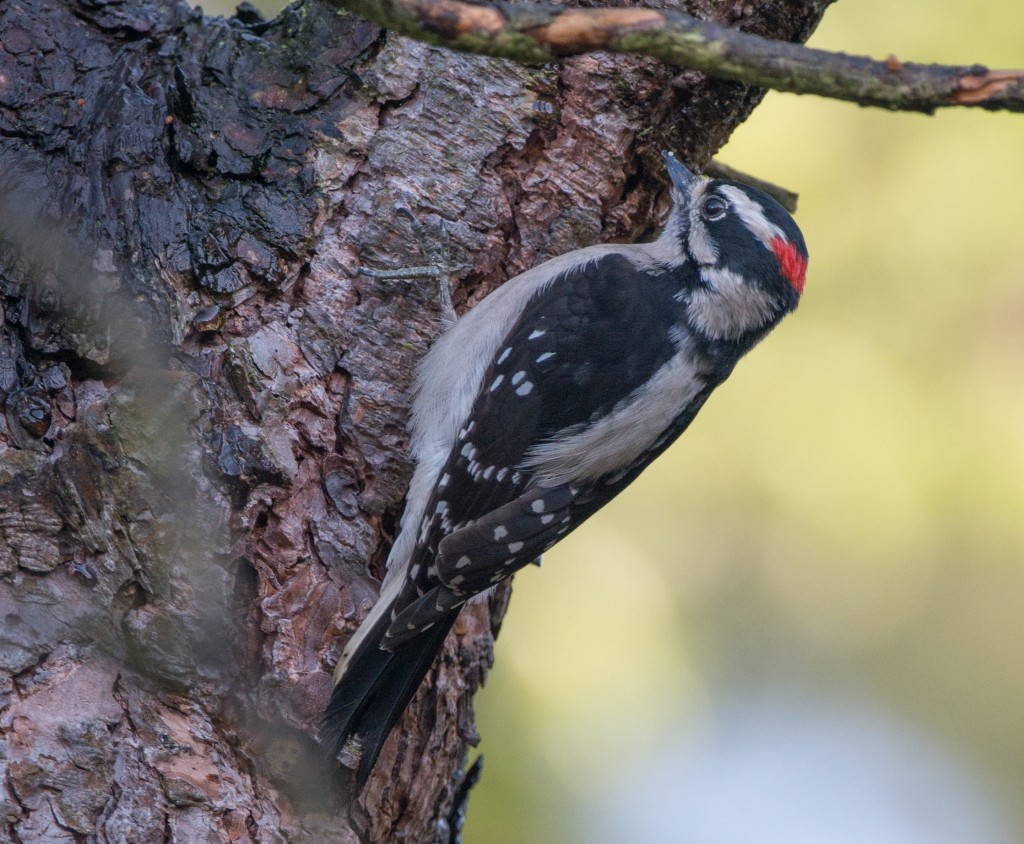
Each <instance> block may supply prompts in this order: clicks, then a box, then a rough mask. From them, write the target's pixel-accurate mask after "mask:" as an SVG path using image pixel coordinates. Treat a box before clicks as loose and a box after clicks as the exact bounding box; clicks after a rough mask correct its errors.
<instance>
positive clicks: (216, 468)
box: [0, 0, 827, 844]
mask: <svg viewBox="0 0 1024 844" xmlns="http://www.w3.org/2000/svg"><path fill="white" fill-rule="evenodd" d="M826 5H827V2H823V0H781V1H780V0H771V2H768V0H764V2H747V3H738V2H717V3H712V2H706V1H705V2H701V1H700V0H695V2H690V3H686V4H685V9H686V10H687V11H689V12H691V13H694V14H697V15H699V16H701V17H703V18H706V19H714V20H717V21H719V22H722V23H726V24H729V25H736V26H741V27H742V28H744V29H747V30H749V31H753V32H758V33H761V34H765V35H769V36H773V37H776V38H785V39H790V40H805V39H806V38H807V36H808V35H809V34H810V32H811V31H812V30H813V28H814V26H815V25H816V23H817V21H818V19H819V18H820V15H821V14H822V12H823V10H824V7H825V6H826ZM760 97H761V91H760V90H757V89H752V88H748V87H746V86H744V85H741V84H738V83H733V82H716V81H713V80H709V79H708V78H706V77H705V76H703V75H702V74H700V73H697V72H692V71H684V72H679V71H678V70H674V69H670V68H668V67H667V66H665V65H662V64H661V63H659V62H658V61H655V60H652V59H645V58H634V57H624V56H618V57H611V56H607V55H599V54H597V55H590V56H583V57H578V58H575V59H571V60H567V61H565V62H563V63H561V64H559V65H557V66H555V65H552V66H545V67H540V68H527V67H521V66H518V65H515V64H512V63H510V62H507V61H501V60H493V59H485V58H481V57H473V56H465V55H459V54H455V53H450V52H446V51H442V50H438V49H434V48H430V47H427V46H424V45H422V44H419V43H416V42H412V41H408V40H406V39H402V38H398V37H395V36H391V35H388V34H387V33H385V32H384V31H382V30H381V29H380V28H378V27H377V26H375V25H372V24H369V23H366V22H364V21H361V20H359V19H358V18H354V17H351V16H350V15H348V14H346V13H339V12H338V11H336V10H335V9H334V8H332V7H330V6H328V5H326V4H319V3H316V2H305V3H300V4H297V5H295V6H292V7H290V8H289V9H288V10H287V11H286V12H285V13H283V14H282V15H281V16H280V17H279V18H278V19H276V20H275V21H272V22H269V23H267V22H263V21H260V20H259V19H258V16H257V15H255V14H254V13H253V12H252V11H251V10H250V9H246V8H243V9H241V10H240V12H239V17H237V18H234V19H232V20H230V21H224V20H220V19H211V18H206V17H203V16H202V15H201V14H199V13H196V12H193V11H192V10H190V9H189V8H188V7H187V6H186V5H185V4H183V3H175V2H169V0H168V2H164V0H137V2H132V1H131V0H123V1H122V0H6V2H4V3H3V4H2V5H0V314H2V319H0V324H2V336H0V401H2V405H3V411H4V412H3V414H2V415H0V611H2V614H3V619H4V620H3V625H2V628H0V841H17V842H22V843H23V844H27V842H65V841H66V842H81V841H99V842H146V844H149V842H155V841H187V842H227V841H232V842H239V841H258V842H277V841H297V842H302V841H308V842H326V841H338V842H344V841H355V840H357V839H358V838H362V839H363V840H370V841H389V842H433V841H449V840H453V838H454V836H455V835H456V834H457V829H455V827H457V823H456V822H455V821H454V820H453V819H454V818H456V817H457V814H458V813H457V812H456V811H455V810H456V809H458V808H459V807H457V806H455V805H454V803H455V802H456V795H457V794H458V792H459V783H460V778H461V776H462V775H461V770H462V767H463V765H464V763H465V759H466V751H467V745H468V744H472V743H474V741H475V739H476V731H475V727H474V720H473V711H472V695H473V693H474V692H475V691H476V689H477V688H478V687H479V686H480V684H481V683H482V682H483V679H484V676H485V673H486V670H487V668H488V667H489V665H490V661H491V646H492V643H493V638H492V637H493V636H494V635H495V633H496V631H497V626H498V624H499V623H500V620H501V616H502V614H503V612H504V609H505V606H506V603H507V600H508V590H507V589H505V590H499V591H498V592H497V593H496V594H495V595H494V596H493V597H492V598H491V600H490V604H489V605H482V606H475V607H472V608H470V609H467V610H466V611H465V612H464V613H463V614H462V617H461V618H460V621H459V623H458V625H457V626H456V630H455V632H454V634H453V635H452V636H450V637H449V640H448V642H447V644H446V647H445V651H444V655H443V657H442V658H441V660H440V661H439V664H438V666H436V667H435V669H434V671H433V672H432V673H431V675H430V678H429V680H428V681H427V682H426V683H425V685H424V687H423V688H422V689H421V690H420V693H419V694H418V696H417V698H416V701H415V702H414V705H413V706H412V707H411V708H410V711H409V712H408V713H406V717H405V719H404V720H403V722H402V725H401V727H400V729H399V730H397V731H396V734H395V735H393V736H392V738H391V740H390V741H389V742H388V745H387V746H386V748H385V751H384V753H383V754H382V757H381V760H380V762H379V764H378V767H377V770H376V772H375V774H374V776H373V778H372V779H371V781H370V784H369V786H368V787H367V788H366V790H365V791H364V793H363V795H362V796H361V797H359V798H358V799H353V800H349V799H347V798H346V797H345V794H344V788H343V787H342V786H339V784H338V783H337V782H330V781H329V779H330V778H329V777H328V776H327V775H326V774H325V773H324V769H323V768H322V767H321V765H320V763H319V762H318V761H317V755H316V745H315V742H314V740H313V736H314V735H315V732H316V727H317V724H318V721H319V717H320V714H321V711H322V708H323V706H324V705H325V703H326V700H327V698H328V695H329V689H330V672H331V669H332V667H333V663H334V661H335V660H336V658H337V657H338V655H339V653H340V651H341V647H342V645H343V643H344V641H345V640H346V638H347V637H348V636H349V635H350V634H351V633H352V632H353V630H354V629H355V627H356V625H357V623H358V621H359V619H360V618H361V617H362V616H363V615H365V613H366V612H367V611H368V610H369V608H370V606H371V605H372V603H373V601H374V599H375V597H376V594H377V590H378V583H379V579H380V577H381V576H382V574H383V563H384V560H385V557H386V553H387V549H388V547H389V543H390V540H391V538H392V537H393V536H394V533H395V530H396V526H397V523H398V519H399V516H400V513H401V508H402V498H403V494H404V490H405V485H406V483H407V481H408V479H409V477H410V474H411V466H410V463H409V460H408V457H407V456H406V454H405V444H406V437H405V419H406V409H407V392H408V387H409V384H410V379H411V375H412V372H413V369H414V366H415V364H416V362H417V360H418V359H419V357H420V356H421V354H422V353H423V351H424V350H425V348H426V347H427V345H428V343H429V341H430V339H431V338H432V337H433V336H434V335H435V334H436V332H437V330H438V327H437V309H436V303H435V301H434V299H433V297H432V295H431V293H430V291H429V290H427V289H424V288H421V287H418V286H416V285H414V284H410V285H406V284H388V283H385V282H382V281H379V280H374V279H370V278H367V277H363V276H360V275H358V273H357V269H358V267H359V266H360V265H362V264H364V263H365V264H368V265H371V266H374V267H397V266H401V265H403V264H409V263H416V262H418V261H419V260H420V257H421V256H420V254H419V249H418V245H417V243H416V242H415V239H414V238H413V237H412V235H411V232H410V230H409V227H408V224H407V223H406V222H405V221H404V220H402V219H401V218H400V217H398V216H396V215H395V213H394V208H395V205H396V203H400V202H404V203H406V204H408V205H409V206H410V207H411V208H412V210H413V211H414V212H415V213H417V215H419V216H420V217H421V219H423V220H424V221H425V222H426V223H427V224H428V225H430V224H435V225H436V224H437V222H438V220H439V219H441V218H443V219H445V220H447V221H448V229H449V232H450V235H451V243H452V249H453V258H454V264H455V266H456V273H455V275H456V279H457V282H458V286H457V289H456V292H455V302H456V306H457V307H458V308H460V309H462V308H466V307H470V306H471V305H472V303H474V302H475V301H478V300H479V299H480V298H481V297H482V296H483V295H485V294H486V293H487V292H489V291H490V290H492V289H493V288H494V287H496V286H497V285H498V284H500V283H501V282H502V281H503V280H504V279H506V278H508V277H509V276H511V275H513V274H515V273H517V272H519V271H521V270H523V269H526V268H527V267H529V266H531V265H533V264H536V263H537V262H539V261H541V260H543V259H545V258H548V257H551V256H553V255H556V254H559V253H562V252H565V251H568V250H570V249H573V248H577V247H580V246H583V245H586V244H588V243H592V242H595V241H598V240H624V239H637V238H639V237H641V236H642V235H644V234H645V233H646V232H648V231H649V230H650V229H651V228H652V226H653V225H655V224H656V222H657V217H658V211H659V204H660V202H661V201H662V195H663V190H662V188H663V184H662V182H661V179H662V176H661V166H660V163H659V161H660V159H659V155H658V153H659V151H660V150H661V149H662V148H672V149H675V150H676V151H677V152H679V153H680V154H681V155H682V156H683V157H684V158H685V159H686V160H688V161H689V162H690V163H692V164H696V165H697V166H701V165H704V164H706V163H707V162H708V160H709V158H710V155H711V154H712V153H713V152H714V151H715V150H716V149H717V148H718V147H719V146H720V145H721V144H722V143H723V142H724V141H725V140H726V139H727V138H728V136H729V134H730V132H731V131H732V130H733V129H734V128H735V126H737V125H738V124H739V123H740V122H741V121H742V120H743V119H745V117H746V116H747V115H748V114H749V112H750V110H751V109H752V108H753V107H754V105H756V103H757V102H758V101H759V99H760Z"/></svg>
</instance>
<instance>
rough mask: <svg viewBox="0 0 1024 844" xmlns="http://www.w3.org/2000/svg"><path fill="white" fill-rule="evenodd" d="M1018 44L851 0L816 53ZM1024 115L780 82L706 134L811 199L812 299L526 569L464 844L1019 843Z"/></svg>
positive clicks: (956, 54)
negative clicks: (740, 121) (868, 100)
mask: <svg viewBox="0 0 1024 844" xmlns="http://www.w3.org/2000/svg"><path fill="white" fill-rule="evenodd" d="M206 6H207V8H208V9H209V10H214V11H217V9H215V8H214V7H213V6H211V5H210V4H206ZM939 7H941V10H942V11H941V14H939V13H938V8H939ZM1022 39H1024V19H1022V17H1021V14H1020V6H1019V4H1018V3H1016V2H1013V1H1012V0H985V2H984V3H981V4H977V3H972V2H967V0H963V2H950V0H947V2H943V3H941V4H937V3H935V2H934V0H931V2H928V0H902V2H901V3H899V4H895V3H891V2H885V0H861V2H854V0H847V2H845V3H840V4H838V5H836V6H835V7H833V8H832V9H830V10H829V12H828V13H827V14H826V16H825V20H824V23H823V24H822V26H821V27H820V29H819V30H818V32H817V33H816V34H815V35H814V37H813V39H812V40H811V42H810V43H811V44H812V45H813V46H817V47H821V48H825V49H833V50H843V51H846V52H852V53H864V54H871V55H874V56H876V57H884V56H886V55H888V54H889V53H895V54H896V55H897V56H899V58H901V59H903V60H915V61H937V62H945V63H964V64H970V63H973V62H978V61H984V62H985V63H987V64H989V65H991V66H995V67H1005V66H1009V67H1013V66H1019V65H1020V64H1021V63H1022V61H1021V50H1020V45H1021V43H1022ZM1022 121H1024V117H1021V116H1013V115H1003V114H988V113H985V112H981V111H967V110H960V111H947V112H944V113H940V114H939V115H937V116H935V117H930V118H929V117H924V116H919V115H900V114H890V113H887V112H883V111H878V110H866V109H859V108H857V107H856V106H853V105H849V104H844V103H835V102H830V101H827V100H823V99H817V98H812V97H796V96H791V95H785V94H777V93H771V94H769V95H768V97H767V99H766V100H765V102H764V104H763V105H762V106H761V107H759V108H758V109H757V110H756V111H755V112H754V115H753V117H752V118H751V119H750V120H749V121H748V122H747V124H745V125H744V126H742V127H741V128H740V129H739V131H738V132H737V133H736V135H735V137H734V139H733V141H732V142H731V143H730V144H729V145H728V147H726V148H725V149H724V150H723V151H722V153H721V155H720V156H719V157H720V159H721V160H722V161H724V162H725V163H728V164H730V165H732V166H734V167H737V168H739V169H742V170H746V171H747V172H750V173H754V174H757V175H758V176H761V177H762V178H766V179H769V180H771V181H775V182H777V183H779V184H781V185H784V186H786V187H788V188H791V189H794V190H797V191H799V193H800V210H799V213H798V214H797V219H798V222H799V223H800V225H801V227H802V228H803V231H804V233H805V235H806V238H807V242H808V245H809V248H810V252H811V263H810V272H809V276H808V284H807V292H806V294H805V296H804V301H803V303H802V305H801V307H800V309H799V310H798V312H797V313H796V314H795V315H794V316H793V317H791V318H790V319H788V320H787V321H786V322H785V323H784V324H783V325H782V327H781V328H779V329H778V330H777V331H776V332H775V334H773V335H772V337H771V338H769V340H768V341H767V342H766V343H765V344H764V345H763V346H762V347H760V348H758V349H757V350H756V351H755V352H754V353H753V354H752V355H751V356H750V357H749V358H748V359H747V360H745V361H744V362H743V363H742V364H741V365H740V366H739V367H738V369H737V371H736V373H735V374H734V375H733V376H732V378H731V379H730V380H729V382H728V383H727V384H726V385H725V386H724V387H722V388H721V389H720V391H719V392H718V393H717V394H716V395H715V396H714V398H713V399H712V400H711V401H710V402H709V404H708V406H707V407H706V408H705V409H704V410H703V412H702V413H701V416H700V417H699V418H698V420H697V421H696V422H695V424H694V425H693V427H692V428H691V429H690V431H689V432H688V433H687V434H686V435H685V437H683V439H682V440H681V441H680V443H678V444H677V445H676V446H675V447H674V448H672V449H671V450H670V451H669V453H668V454H667V455H666V456H665V457H663V458H662V459H661V460H660V461H658V463H657V464H656V465H655V466H653V467H652V468H651V469H650V470H648V472H647V473H646V474H645V476H644V477H643V478H642V479H641V480H640V481H638V482H637V483H636V484H635V485H634V486H633V487H632V488H631V489H630V491H629V492H628V493H627V494H625V495H623V496H621V497H620V498H619V500H617V501H616V502H615V503H614V504H612V505H611V506H609V507H608V508H606V509H605V510H604V511H602V513H601V514H600V515H599V516H598V517H596V518H595V519H594V520H593V521H592V522H591V523H590V524H588V525H587V526H586V528H584V529H583V530H581V531H579V532H577V533H576V534H574V535H573V536H571V537H570V538H569V539H568V540H566V541H565V542H564V543H563V544H562V545H560V546H559V547H558V548H557V549H556V550H555V551H553V552H551V553H550V554H548V555H546V557H545V561H544V566H543V569H542V570H540V571H537V570H530V571H527V572H525V573H523V574H521V575H520V576H519V577H517V579H516V588H515V595H514V598H513V601H512V607H511V611H510V613H509V615H508V617H507V620H506V622H505V625H504V628H503V630H502V633H501V636H500V638H499V640H498V644H497V662H496V666H495V668H494V670H493V671H492V672H491V675H490V678H489V681H488V685H487V687H486V689H485V690H484V691H483V692H482V693H481V694H480V695H479V697H478V703H479V728H480V732H481V735H482V736H483V741H482V743H481V745H480V748H479V749H480V751H482V752H483V753H484V754H485V757H486V764H485V766H484V776H483V779H482V782H481V784H480V785H479V786H478V787H477V788H476V789H475V790H474V792H473V795H472V798H471V801H470V811H469V820H468V824H467V828H466V833H465V841H466V842H467V844H490V843H491V842H494V843H495V844H527V842H529V844H556V842H557V843H561V842H588V844H590V842H595V844H603V842H668V844H675V842H680V843H682V842H685V844H748V842H770V843H771V844H774V842H779V844H795V843H796V842H808V844H833V842H860V843H861V844H863V842H871V844H879V843H880V842H893V844H897V842H898V844H911V843H912V842H929V844H935V842H977V843H978V844H988V843H989V842H999V844H1001V843H1002V842H1014V841H1021V840H1024V800H1022V799H1021V797H1022V795H1024V665H1022V656H1021V655H1022V653H1024V514H1022V509H1024V507H1022V505H1024V472H1022V467H1024V237H1022V225H1021V223H1022V220H1024V191H1022V189H1021V188H1022V185H1024V154H1022V146H1024V145H1022V138H1024V135H1022V133H1024V122H1022Z"/></svg>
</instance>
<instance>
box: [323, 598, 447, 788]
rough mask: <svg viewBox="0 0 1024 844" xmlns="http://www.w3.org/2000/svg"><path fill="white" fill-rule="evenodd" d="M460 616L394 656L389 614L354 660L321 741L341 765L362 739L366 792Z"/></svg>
mask: <svg viewBox="0 0 1024 844" xmlns="http://www.w3.org/2000/svg"><path fill="white" fill-rule="evenodd" d="M457 616H458V611H457V610H456V611H454V612H452V613H450V614H449V615H447V616H445V617H444V618H443V619H441V620H440V621H438V622H437V624H435V625H434V626H433V627H431V628H430V629H429V630H425V631H423V632H422V633H421V634H420V635H419V636H417V637H416V638H415V639H412V640H410V641H408V642H406V643H405V644H403V645H401V646H399V647H397V648H396V649H395V650H394V651H386V650H383V649H382V648H381V647H380V644H381V642H382V641H383V639H384V631H385V630H387V628H388V625H389V624H390V614H385V616H384V617H383V618H382V619H381V620H380V621H379V622H378V623H377V625H376V626H375V627H374V629H373V630H371V631H370V632H369V633H368V634H367V636H366V638H365V639H363V641H362V642H361V643H360V645H359V647H358V649H357V650H356V652H355V653H354V654H353V655H352V658H351V660H350V661H349V664H348V666H347V668H346V670H345V673H344V674H343V675H342V677H341V679H340V680H339V681H338V684H337V685H336V686H335V687H334V691H333V692H332V693H331V702H330V703H329V704H328V706H327V711H326V712H325V714H324V720H323V723H322V724H321V727H320V740H321V743H322V745H323V747H324V750H325V751H326V752H327V753H328V754H329V755H330V757H331V758H332V759H335V758H336V757H337V755H338V753H340V752H341V749H342V748H343V747H344V745H345V742H346V741H347V740H348V739H349V738H350V737H353V736H356V737H358V738H360V739H361V742H362V752H361V755H360V759H359V769H358V771H357V773H356V781H357V783H358V785H359V787H360V788H362V787H363V785H364V784H365V782H366V780H367V779H368V778H369V776H370V772H371V771H372V770H373V765H374V763H375V762H376V761H377V757H378V756H379V755H380V751H381V748H382V747H383V746H384V742H385V741H386V740H387V737H388V734H389V733H390V732H391V728H392V727H394V725H395V722H396V721H398V719H399V718H400V717H401V715H402V712H404V711H405V708H406V707H407V706H408V705H409V702H410V701H411V700H412V698H413V696H414V695H415V694H416V690H417V689H418V688H419V686H420V683H421V682H422V680H423V678H424V677H425V676H426V673H427V671H429V670H430V666H431V665H432V664H433V662H434V657H435V656H437V653H438V651H440V649H441V646H442V645H443V644H444V640H445V637H446V636H447V635H448V631H449V630H451V627H452V625H453V624H454V623H455V619H456V617H457Z"/></svg>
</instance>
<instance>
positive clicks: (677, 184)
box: [661, 151, 700, 199]
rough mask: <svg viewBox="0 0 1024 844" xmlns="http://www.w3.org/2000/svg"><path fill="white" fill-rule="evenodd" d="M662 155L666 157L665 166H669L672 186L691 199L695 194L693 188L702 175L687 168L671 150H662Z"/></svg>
mask: <svg viewBox="0 0 1024 844" xmlns="http://www.w3.org/2000/svg"><path fill="white" fill-rule="evenodd" d="M661 157H662V158H664V159H665V166H666V167H667V168H668V177H669V178H670V179H671V180H672V187H674V188H675V189H676V190H678V191H679V192H680V193H682V195H683V196H684V197H686V198H687V199H689V198H690V196H691V195H692V194H693V189H694V188H695V187H696V186H697V184H698V183H699V182H700V177H699V176H695V175H694V174H693V173H691V172H690V171H689V170H687V169H686V167H684V166H683V165H682V164H681V163H680V162H679V159H678V158H676V157H675V155H673V154H672V153H671V152H668V151H665V152H662V154H661Z"/></svg>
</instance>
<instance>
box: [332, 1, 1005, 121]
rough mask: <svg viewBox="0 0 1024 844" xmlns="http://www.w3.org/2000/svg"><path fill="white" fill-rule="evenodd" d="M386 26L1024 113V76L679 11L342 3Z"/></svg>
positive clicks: (548, 52) (917, 106) (865, 95)
mask: <svg viewBox="0 0 1024 844" xmlns="http://www.w3.org/2000/svg"><path fill="white" fill-rule="evenodd" d="M332 2H334V3H335V4H336V5H338V6H341V7H344V8H346V9H349V10H351V11H353V12H355V13H356V14H359V15H361V16H362V17H364V18H367V19H369V20H372V21H375V22H377V23H379V24H381V25H382V26H385V27H387V28H388V29H392V30H394V31H395V32H399V33H401V34H402V35H407V36H409V37H411V38H416V39H418V40H421V41H427V42H429V43H431V44H436V45H439V46H444V47H450V48H452V49H455V50H460V51H463V52H472V53H482V54H484V55H488V56H496V57H501V58H508V59H514V60H516V61H519V62H523V63H527V64H530V63H545V62H550V61H553V60H554V59H556V58H558V57H559V56H567V55H574V54H578V53H586V52H590V51H592V50H608V51H611V52H615V53H633V54H638V55H644V56H653V57H655V58H659V59H662V60H663V61H666V62H668V63H670V64H674V65H679V66H680V67H687V68H692V69H694V70H700V71H703V72H705V73H707V74H709V75H711V76H715V77H721V78H725V79H733V80H736V81H739V82H745V83H747V84H750V85H760V86H763V87H767V88H774V89H776V90H778V91H790V92H792V93H795V94H818V95H820V96H823V97H830V98H832V99H838V100H849V101H850V102H855V103H858V104H860V105H863V106H877V107H879V108H887V109H892V110H894V111H920V112H925V113H928V114H931V113H932V112H934V111H935V110H936V109H939V108H945V107H947V106H980V107H982V108H986V109H990V110H1003V111H1017V112H1019V111H1024V70H995V71H990V70H988V68H985V67H983V66H981V65H975V66H972V67H953V66H946V65H933V64H912V63H903V62H901V61H899V60H898V59H896V58H895V57H892V56H891V57H889V59H888V60H886V61H875V60H873V59H869V58H867V57H864V56H849V55H846V54H843V53H829V52H826V51H824V50H812V49H809V48H807V47H803V46H801V45H798V44H791V43H788V42H783V41H773V40H770V39H767V38H762V37H760V36H758V35H752V34H750V33H745V32H739V31H737V30H734V29H729V28H728V27H724V26H721V25H719V24H716V23H708V22H704V21H699V20H697V19H696V18H693V17H690V16H689V15H685V14H683V13H681V12H676V11H672V10H656V9H628V8H610V9H571V8H570V9H567V8H565V7H564V6H554V5H547V4H532V3H531V4H525V3H507V2H502V0H496V2H492V3H490V4H478V3H473V4H471V3H465V2H461V0H332Z"/></svg>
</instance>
